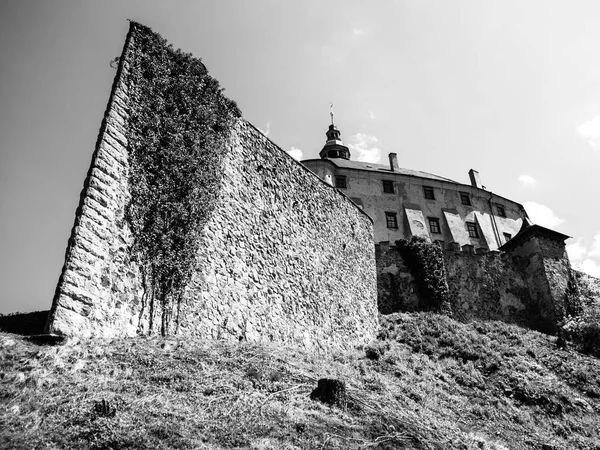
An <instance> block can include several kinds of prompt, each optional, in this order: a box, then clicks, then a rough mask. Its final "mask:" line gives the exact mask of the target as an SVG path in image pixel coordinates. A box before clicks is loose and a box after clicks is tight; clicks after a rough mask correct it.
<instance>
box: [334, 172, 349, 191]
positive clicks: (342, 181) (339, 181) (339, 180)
mask: <svg viewBox="0 0 600 450" xmlns="http://www.w3.org/2000/svg"><path fill="white" fill-rule="evenodd" d="M335 187H336V188H340V189H346V188H347V187H348V186H347V184H346V177H345V176H343V175H336V177H335Z"/></svg>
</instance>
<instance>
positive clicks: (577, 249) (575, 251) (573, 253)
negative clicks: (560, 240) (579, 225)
mask: <svg viewBox="0 0 600 450" xmlns="http://www.w3.org/2000/svg"><path fill="white" fill-rule="evenodd" d="M567 253H568V255H569V259H570V260H571V261H581V260H582V259H583V258H584V257H585V255H586V253H587V249H586V248H585V245H583V244H582V243H581V239H577V241H576V242H574V243H573V244H569V245H567Z"/></svg>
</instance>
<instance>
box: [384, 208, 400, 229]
mask: <svg viewBox="0 0 600 450" xmlns="http://www.w3.org/2000/svg"><path fill="white" fill-rule="evenodd" d="M385 222H386V225H387V227H388V228H398V219H397V216H396V213H394V212H386V213H385Z"/></svg>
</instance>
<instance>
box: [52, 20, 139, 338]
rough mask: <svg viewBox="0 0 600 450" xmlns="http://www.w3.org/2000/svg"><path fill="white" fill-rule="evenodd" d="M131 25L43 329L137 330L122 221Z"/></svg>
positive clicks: (133, 277) (84, 332) (132, 268)
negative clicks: (46, 321)
mask: <svg viewBox="0 0 600 450" xmlns="http://www.w3.org/2000/svg"><path fill="white" fill-rule="evenodd" d="M131 34H132V33H131V31H130V32H129V34H128V36H127V39H126V42H125V46H124V48H123V55H124V57H123V58H122V61H121V63H120V65H119V68H118V70H117V74H116V76H115V80H114V83H113V86H112V91H111V95H110V98H109V101H108V105H107V108H106V111H105V114H104V119H103V121H102V125H101V127H100V132H99V134H98V138H97V141H96V148H95V151H94V154H93V156H92V162H91V165H90V169H89V170H88V173H87V177H86V179H85V182H84V187H83V190H82V192H81V195H80V202H79V207H78V208H77V211H76V213H75V224H74V226H73V229H72V230H71V237H70V238H69V242H68V245H67V250H66V255H65V263H64V266H63V270H62V273H61V276H60V278H59V280H58V284H57V287H56V292H55V294H54V299H53V302H52V308H51V310H50V315H49V319H48V323H47V325H46V331H47V332H50V333H57V334H65V335H79V336H92V335H103V336H116V335H134V334H135V333H136V331H137V328H138V316H139V314H140V311H141V304H142V297H143V289H142V283H141V274H140V270H139V267H138V266H137V264H135V263H133V262H132V261H131V254H130V250H131V246H132V244H133V236H132V234H131V231H130V228H129V226H128V225H127V222H126V220H125V209H126V206H127V203H128V201H129V198H130V194H129V187H128V175H129V162H128V152H127V138H126V137H125V134H126V127H127V123H128V118H129V115H128V108H129V95H128V92H129V89H128V86H127V83H126V79H127V75H128V70H129V63H128V55H129V54H130V52H131V49H132V44H133V42H132V36H131Z"/></svg>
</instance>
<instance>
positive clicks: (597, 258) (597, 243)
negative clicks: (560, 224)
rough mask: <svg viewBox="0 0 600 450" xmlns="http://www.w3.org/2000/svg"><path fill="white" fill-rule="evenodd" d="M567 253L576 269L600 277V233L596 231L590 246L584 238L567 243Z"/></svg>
mask: <svg viewBox="0 0 600 450" xmlns="http://www.w3.org/2000/svg"><path fill="white" fill-rule="evenodd" d="M567 253H568V254H569V259H570V260H571V262H572V263H573V267H574V268H575V269H577V270H581V271H582V272H585V273H587V274H588V275H591V276H593V277H598V278H600V233H596V235H595V236H594V239H593V241H592V245H591V246H590V247H589V248H588V247H587V246H586V245H585V242H584V240H583V239H577V241H576V242H575V243H574V244H571V245H567Z"/></svg>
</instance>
